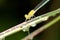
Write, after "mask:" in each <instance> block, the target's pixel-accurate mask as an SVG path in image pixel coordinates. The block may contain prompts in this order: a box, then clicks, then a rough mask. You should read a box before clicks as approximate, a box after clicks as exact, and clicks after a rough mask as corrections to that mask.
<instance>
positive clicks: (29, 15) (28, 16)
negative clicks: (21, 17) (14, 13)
mask: <svg viewBox="0 0 60 40" xmlns="http://www.w3.org/2000/svg"><path fill="white" fill-rule="evenodd" d="M34 13H35V11H34V10H31V11H30V12H29V13H28V15H27V14H25V18H26V20H28V19H30V18H31V17H33V16H34Z"/></svg>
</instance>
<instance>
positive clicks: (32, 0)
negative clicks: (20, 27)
mask: <svg viewBox="0 0 60 40" xmlns="http://www.w3.org/2000/svg"><path fill="white" fill-rule="evenodd" d="M41 1H42V0H0V32H2V31H4V30H6V29H8V28H11V27H12V26H15V25H17V24H19V23H22V22H23V21H25V18H24V14H27V13H28V12H29V11H30V10H31V9H33V8H34V7H35V6H36V5H37V4H38V3H39V2H41ZM57 8H60V0H51V1H50V2H49V3H48V4H46V5H45V6H44V7H42V8H41V9H40V10H38V11H37V13H36V14H35V16H38V15H41V14H43V13H46V12H49V11H52V10H55V9H57ZM52 19H53V18H52ZM50 20H51V19H50ZM47 22H48V21H47ZM44 23H46V22H42V23H41V24H38V25H37V26H36V27H35V28H31V31H33V30H35V29H37V28H39V27H40V26H42V25H43V24H44ZM59 24H60V21H58V22H57V23H55V24H54V25H52V26H51V27H50V28H48V29H46V30H45V31H43V32H42V33H41V34H39V36H38V35H37V36H36V37H35V38H34V40H60V25H59ZM26 35H27V32H23V31H20V32H17V33H15V34H13V35H10V36H8V37H6V40H21V38H23V37H25V36H26Z"/></svg>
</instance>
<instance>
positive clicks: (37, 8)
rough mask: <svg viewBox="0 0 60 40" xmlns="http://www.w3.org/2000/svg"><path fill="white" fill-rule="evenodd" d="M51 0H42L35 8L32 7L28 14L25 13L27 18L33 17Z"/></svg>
mask: <svg viewBox="0 0 60 40" xmlns="http://www.w3.org/2000/svg"><path fill="white" fill-rule="evenodd" d="M49 1H50V0H42V2H40V3H39V4H38V5H37V6H36V7H35V8H34V9H32V10H31V11H30V12H29V13H28V14H25V15H24V16H25V18H26V20H28V19H31V17H33V16H34V14H35V13H36V12H37V11H38V10H39V9H40V8H42V7H43V6H44V5H45V4H46V3H48V2H49Z"/></svg>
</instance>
